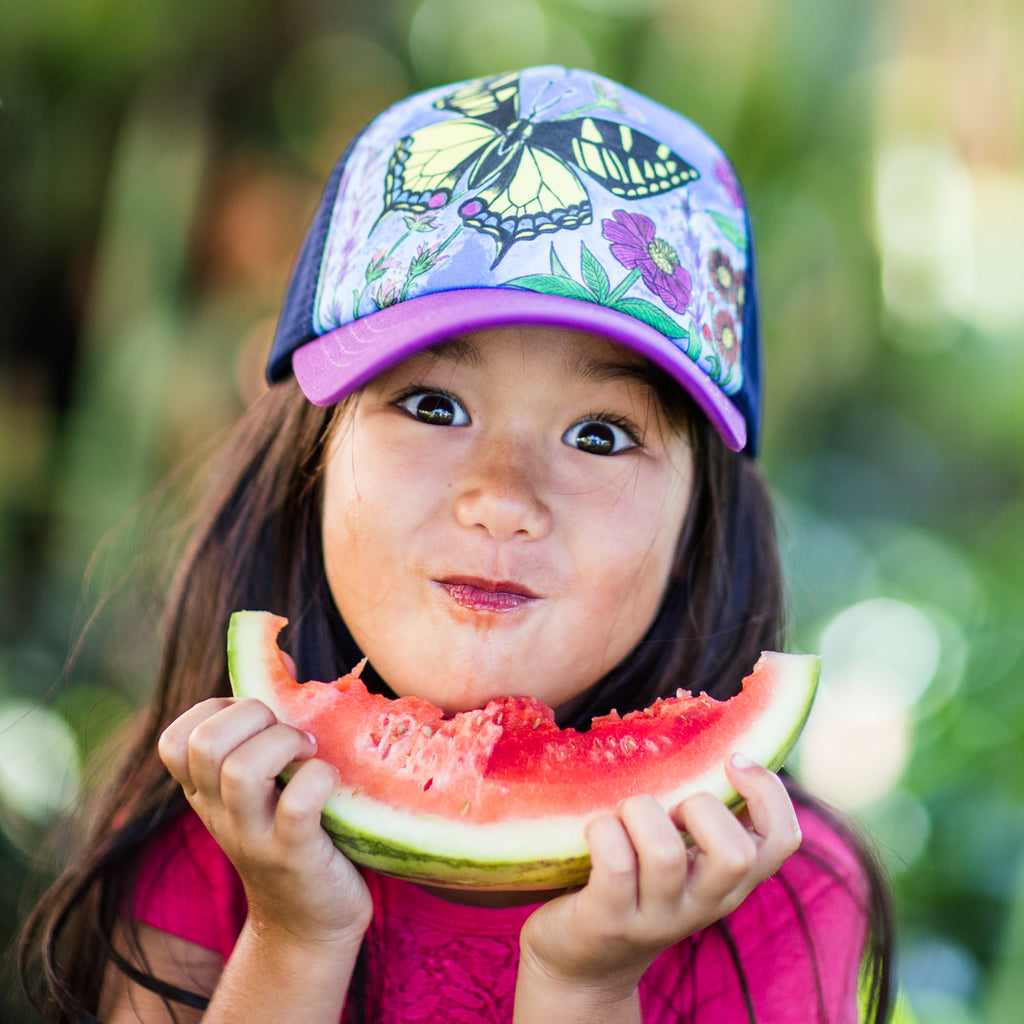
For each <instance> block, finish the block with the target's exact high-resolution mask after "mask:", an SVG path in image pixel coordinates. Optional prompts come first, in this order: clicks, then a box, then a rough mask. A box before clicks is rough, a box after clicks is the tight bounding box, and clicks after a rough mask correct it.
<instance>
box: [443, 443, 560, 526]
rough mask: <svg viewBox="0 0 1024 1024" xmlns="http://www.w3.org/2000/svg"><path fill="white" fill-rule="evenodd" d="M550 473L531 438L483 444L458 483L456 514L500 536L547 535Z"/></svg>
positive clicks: (464, 521) (468, 523) (465, 522)
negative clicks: (546, 493) (546, 479)
mask: <svg viewBox="0 0 1024 1024" xmlns="http://www.w3.org/2000/svg"><path fill="white" fill-rule="evenodd" d="M544 476H545V473H544V469H543V465H542V460H541V459H540V458H539V457H538V455H537V453H532V452H531V451H530V449H529V445H528V444H525V443H522V442H516V441H514V440H513V441H502V442H499V443H484V444H481V445H480V448H479V450H478V451H477V452H475V453H474V455H473V457H472V458H471V460H470V462H469V464H468V465H467V466H466V472H465V473H464V474H463V476H462V479H461V480H460V482H459V484H458V485H457V486H458V488H459V490H458V493H457V495H456V497H455V518H456V520H457V521H458V522H459V524H460V525H461V526H464V527H467V528H469V529H472V528H476V527H482V528H483V529H485V530H486V531H487V533H488V534H489V535H490V536H491V537H492V538H494V539H495V540H509V539H511V538H512V537H515V536H520V537H522V538H523V539H527V540H529V539H534V540H535V539H538V538H540V537H543V536H544V535H545V534H546V533H547V532H548V531H549V530H550V529H551V510H550V508H549V506H548V504H547V503H546V502H545V501H544V498H543V481H544Z"/></svg>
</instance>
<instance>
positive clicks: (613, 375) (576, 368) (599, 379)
mask: <svg viewBox="0 0 1024 1024" xmlns="http://www.w3.org/2000/svg"><path fill="white" fill-rule="evenodd" d="M568 370H569V373H570V374H571V375H572V376H574V377H577V378H579V379H580V380H582V381H591V382H593V383H595V384H617V383H620V382H623V383H626V384H637V385H639V386H641V387H644V388H650V387H651V374H650V369H649V368H648V366H647V363H646V362H632V361H628V360H625V359H596V358H591V357H589V356H585V355H583V354H581V353H578V354H577V355H576V356H575V357H573V358H572V359H570V360H569V364H568Z"/></svg>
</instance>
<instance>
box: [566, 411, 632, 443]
mask: <svg viewBox="0 0 1024 1024" xmlns="http://www.w3.org/2000/svg"><path fill="white" fill-rule="evenodd" d="M576 422H577V423H607V424H608V426H610V427H618V428H619V430H621V431H622V432H623V433H624V434H625V435H626V436H627V437H628V438H629V439H630V440H631V441H632V442H633V444H635V445H636V446H637V447H638V448H642V447H643V446H644V439H643V437H642V436H641V434H640V431H639V429H638V428H637V425H636V424H635V423H634V422H633V421H632V420H630V419H627V418H626V417H625V416H616V415H615V414H614V413H608V412H597V413H591V414H590V415H588V416H581V417H580V418H579V419H578V420H576Z"/></svg>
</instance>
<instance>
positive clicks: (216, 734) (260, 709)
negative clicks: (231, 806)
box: [188, 700, 277, 794]
mask: <svg viewBox="0 0 1024 1024" xmlns="http://www.w3.org/2000/svg"><path fill="white" fill-rule="evenodd" d="M276 721H277V719H276V717H275V716H274V713H273V712H272V711H271V710H270V708H268V707H267V706H266V705H265V704H263V703H262V702H261V701H258V700H235V701H231V702H230V703H228V704H227V706H226V707H224V708H223V710H221V711H219V712H218V713H217V714H215V715H211V716H209V717H207V718H204V719H203V721H201V722H199V723H198V724H197V725H196V726H195V727H194V728H193V729H192V732H191V733H190V735H189V737H188V774H189V777H190V778H191V779H192V784H193V785H194V786H195V788H196V790H198V791H199V792H200V793H205V794H217V793H219V792H220V789H221V768H222V766H223V764H224V760H225V758H227V756H228V755H229V754H230V753H231V752H232V751H234V750H235V749H236V748H237V747H238V746H240V745H241V744H242V743H244V742H245V741H246V740H249V739H251V738H252V737H253V736H255V735H257V734H258V733H260V732H262V731H263V730H264V729H269V728H270V726H272V725H273V724H274V723H275V722H276Z"/></svg>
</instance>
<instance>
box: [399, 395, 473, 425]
mask: <svg viewBox="0 0 1024 1024" xmlns="http://www.w3.org/2000/svg"><path fill="white" fill-rule="evenodd" d="M396 404H397V405H398V407H399V408H400V409H404V410H405V411H406V412H407V413H408V414H409V415H410V416H412V417H413V418H414V419H417V420H419V421H420V422H421V423H429V424H430V425H431V426H433V427H465V426H468V425H469V414H468V413H467V412H466V410H465V409H464V408H463V407H462V405H461V403H460V402H459V401H458V399H456V398H453V397H452V396H451V395H446V394H445V393H444V392H443V391H414V392H412V393H411V394H408V395H406V396H405V397H404V398H400V399H399V400H398V402H397V403H396Z"/></svg>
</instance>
